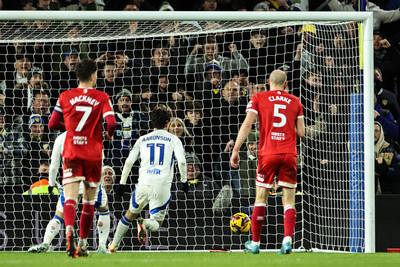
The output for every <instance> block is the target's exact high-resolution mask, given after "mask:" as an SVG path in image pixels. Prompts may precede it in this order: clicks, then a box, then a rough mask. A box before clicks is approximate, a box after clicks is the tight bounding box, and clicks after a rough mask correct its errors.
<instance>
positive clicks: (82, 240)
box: [78, 238, 88, 249]
mask: <svg viewBox="0 0 400 267" xmlns="http://www.w3.org/2000/svg"><path fill="white" fill-rule="evenodd" d="M78 245H79V246H80V247H81V248H82V249H87V246H88V242H87V238H79V242H78Z"/></svg>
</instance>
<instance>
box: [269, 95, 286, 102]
mask: <svg viewBox="0 0 400 267" xmlns="http://www.w3.org/2000/svg"><path fill="white" fill-rule="evenodd" d="M268 100H269V101H270V102H274V101H284V102H286V103H288V104H290V102H292V99H289V98H287V97H285V96H281V95H277V96H270V97H268Z"/></svg>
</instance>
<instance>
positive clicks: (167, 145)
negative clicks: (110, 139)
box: [108, 107, 187, 252]
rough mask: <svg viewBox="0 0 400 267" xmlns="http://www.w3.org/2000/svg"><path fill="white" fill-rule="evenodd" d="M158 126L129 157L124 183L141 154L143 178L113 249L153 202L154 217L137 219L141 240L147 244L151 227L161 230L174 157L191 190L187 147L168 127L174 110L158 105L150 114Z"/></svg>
mask: <svg viewBox="0 0 400 267" xmlns="http://www.w3.org/2000/svg"><path fill="white" fill-rule="evenodd" d="M150 119H151V123H152V125H153V128H154V130H153V131H152V132H151V133H149V134H146V135H144V136H141V137H140V138H139V139H138V140H137V141H136V143H135V145H134V146H133V149H132V150H131V152H130V153H129V156H128V158H127V159H126V161H125V165H124V168H123V170H122V176H121V181H120V184H123V185H124V184H126V180H127V178H128V175H129V173H130V171H131V168H132V165H133V163H134V162H135V161H136V160H137V159H138V157H139V156H140V168H139V181H138V183H137V185H136V187H135V190H134V191H133V193H132V197H131V201H130V204H129V209H128V211H127V212H126V213H125V216H123V217H122V218H121V220H120V221H119V223H118V226H117V230H116V231H115V234H114V239H113V241H112V242H111V243H110V244H109V246H108V249H109V250H110V252H115V251H116V250H117V249H118V247H119V244H120V242H121V240H122V238H123V237H124V236H125V234H126V232H127V231H128V229H129V226H130V224H131V223H132V221H133V220H134V219H136V218H138V217H139V215H140V212H141V211H142V209H143V208H144V207H145V206H146V205H147V204H149V210H150V219H145V220H144V219H143V218H140V217H139V218H138V219H137V227H138V240H139V243H140V244H144V243H145V242H146V240H147V230H149V231H150V232H154V231H157V230H158V229H159V228H160V226H161V225H162V222H163V221H164V218H165V214H166V211H167V207H168V204H169V202H170V201H171V198H172V196H171V183H172V179H173V175H174V158H175V157H176V159H177V161H178V168H179V172H180V173H181V182H182V183H184V185H185V189H184V191H186V192H187V180H186V159H185V150H184V148H183V145H182V142H181V141H180V140H179V138H178V137H177V136H175V135H173V134H171V133H169V132H168V131H167V129H168V123H169V120H170V114H169V112H168V111H167V110H166V109H163V108H160V107H156V108H155V109H154V110H153V111H152V112H151V115H150Z"/></svg>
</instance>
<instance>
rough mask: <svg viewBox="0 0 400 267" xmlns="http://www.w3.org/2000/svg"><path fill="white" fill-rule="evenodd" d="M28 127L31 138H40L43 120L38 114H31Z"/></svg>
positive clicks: (42, 130) (42, 131)
mask: <svg viewBox="0 0 400 267" xmlns="http://www.w3.org/2000/svg"><path fill="white" fill-rule="evenodd" d="M29 128H30V129H31V137H32V138H41V137H42V135H43V133H44V121H43V119H42V117H41V116H40V115H39V114H32V115H31V116H30V117H29Z"/></svg>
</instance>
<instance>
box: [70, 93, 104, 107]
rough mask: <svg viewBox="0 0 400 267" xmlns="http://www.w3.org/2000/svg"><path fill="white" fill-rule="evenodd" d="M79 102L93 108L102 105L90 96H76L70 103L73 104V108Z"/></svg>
mask: <svg viewBox="0 0 400 267" xmlns="http://www.w3.org/2000/svg"><path fill="white" fill-rule="evenodd" d="M77 102H86V103H89V104H90V105H92V106H97V105H98V104H100V102H99V101H97V100H96V99H94V98H91V97H90V96H87V95H80V96H75V97H74V98H72V99H71V100H70V101H69V103H71V106H73V105H74V104H75V103H77Z"/></svg>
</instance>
